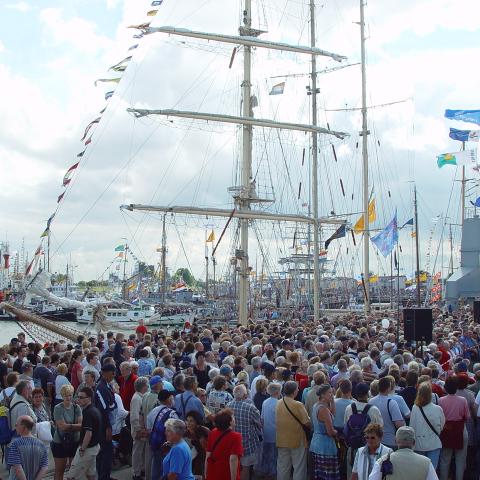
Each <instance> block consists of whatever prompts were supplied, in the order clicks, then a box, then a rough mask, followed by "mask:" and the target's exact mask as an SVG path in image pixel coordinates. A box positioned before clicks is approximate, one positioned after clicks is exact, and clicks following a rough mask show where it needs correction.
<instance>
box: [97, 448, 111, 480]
mask: <svg viewBox="0 0 480 480" xmlns="http://www.w3.org/2000/svg"><path fill="white" fill-rule="evenodd" d="M112 462H113V443H112V441H110V442H105V443H100V452H98V455H97V473H98V480H110V473H111V471H112Z"/></svg>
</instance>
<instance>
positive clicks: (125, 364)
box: [120, 362, 132, 370]
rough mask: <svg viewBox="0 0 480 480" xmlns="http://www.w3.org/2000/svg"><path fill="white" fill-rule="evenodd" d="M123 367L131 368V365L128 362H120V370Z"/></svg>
mask: <svg viewBox="0 0 480 480" xmlns="http://www.w3.org/2000/svg"><path fill="white" fill-rule="evenodd" d="M125 367H128V368H132V366H131V365H130V362H122V363H121V364H120V370H122V368H125Z"/></svg>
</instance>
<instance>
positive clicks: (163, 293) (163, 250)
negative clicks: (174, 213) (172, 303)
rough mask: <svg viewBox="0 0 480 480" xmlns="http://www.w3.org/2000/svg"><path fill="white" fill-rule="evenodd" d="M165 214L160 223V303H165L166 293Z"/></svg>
mask: <svg viewBox="0 0 480 480" xmlns="http://www.w3.org/2000/svg"><path fill="white" fill-rule="evenodd" d="M166 217H167V214H166V213H164V214H163V223H162V303H163V305H165V301H166V295H167V264H166V262H167V232H166V229H165V220H166Z"/></svg>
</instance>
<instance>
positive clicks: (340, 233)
mask: <svg viewBox="0 0 480 480" xmlns="http://www.w3.org/2000/svg"><path fill="white" fill-rule="evenodd" d="M346 234H347V225H346V224H345V223H344V224H343V225H340V227H339V228H338V229H337V231H336V232H335V233H334V234H333V235H332V236H331V237H330V238H329V239H327V240H325V250H328V246H329V245H330V242H331V241H332V240H336V239H337V238H342V237H344V236H345V235H346Z"/></svg>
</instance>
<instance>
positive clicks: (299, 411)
mask: <svg viewBox="0 0 480 480" xmlns="http://www.w3.org/2000/svg"><path fill="white" fill-rule="evenodd" d="M285 403H287V404H288V408H289V409H290V411H291V412H292V413H293V414H294V415H295V417H297V418H298V420H299V421H300V422H301V423H302V424H304V425H305V424H308V422H309V421H310V418H309V417H308V413H307V411H306V410H305V407H304V405H303V403H301V402H297V401H296V400H293V399H291V398H289V397H284V398H282V400H279V402H278V403H277V408H276V426H277V441H276V444H277V447H283V448H298V447H300V446H302V445H304V446H306V445H307V439H306V436H305V432H304V431H303V428H302V427H301V426H300V424H299V423H298V422H297V420H295V418H293V415H292V414H291V413H290V412H289V411H288V410H287V408H286V407H285Z"/></svg>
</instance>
